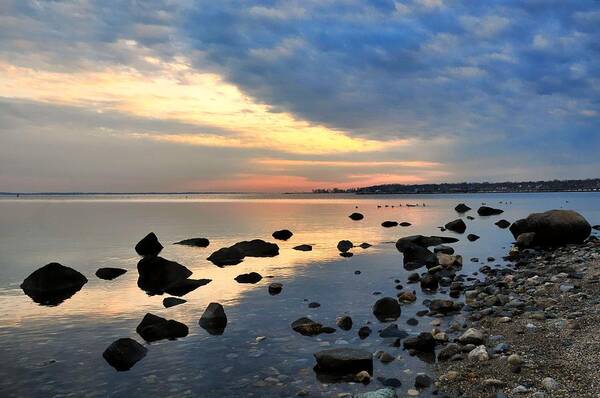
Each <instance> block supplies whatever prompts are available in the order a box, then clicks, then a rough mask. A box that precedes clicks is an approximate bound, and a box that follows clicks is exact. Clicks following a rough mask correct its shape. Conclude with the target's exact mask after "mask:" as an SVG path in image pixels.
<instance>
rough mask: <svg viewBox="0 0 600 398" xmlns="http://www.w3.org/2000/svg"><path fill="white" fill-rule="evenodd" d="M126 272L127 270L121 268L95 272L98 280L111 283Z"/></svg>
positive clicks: (109, 268)
mask: <svg viewBox="0 0 600 398" xmlns="http://www.w3.org/2000/svg"><path fill="white" fill-rule="evenodd" d="M126 272H127V270H126V269H123V268H111V267H106V268H98V270H97V271H96V276H97V277H98V278H100V279H104V280H108V281H111V280H113V279H115V278H118V277H119V276H121V275H123V274H124V273H126Z"/></svg>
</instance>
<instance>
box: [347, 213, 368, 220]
mask: <svg viewBox="0 0 600 398" xmlns="http://www.w3.org/2000/svg"><path fill="white" fill-rule="evenodd" d="M348 217H350V219H351V220H353V221H359V220H362V219H363V218H365V216H363V215H362V214H360V213H352V214H350V215H349V216H348Z"/></svg>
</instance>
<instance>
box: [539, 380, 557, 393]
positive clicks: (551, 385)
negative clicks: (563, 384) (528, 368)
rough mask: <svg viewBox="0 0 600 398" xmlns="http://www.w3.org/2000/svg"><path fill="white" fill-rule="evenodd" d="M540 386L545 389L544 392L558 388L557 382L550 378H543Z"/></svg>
mask: <svg viewBox="0 0 600 398" xmlns="http://www.w3.org/2000/svg"><path fill="white" fill-rule="evenodd" d="M542 386H543V387H544V389H546V391H548V392H551V391H554V390H556V389H557V388H558V382H557V381H556V380H554V379H553V378H552V377H545V378H544V379H542Z"/></svg>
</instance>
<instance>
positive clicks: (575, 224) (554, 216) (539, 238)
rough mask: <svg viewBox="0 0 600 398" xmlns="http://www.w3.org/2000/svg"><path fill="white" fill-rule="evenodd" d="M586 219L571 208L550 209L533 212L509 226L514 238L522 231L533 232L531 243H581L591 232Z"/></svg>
mask: <svg viewBox="0 0 600 398" xmlns="http://www.w3.org/2000/svg"><path fill="white" fill-rule="evenodd" d="M591 230H592V227H591V226H590V224H589V223H588V222H587V220H586V219H585V218H584V217H583V216H582V215H581V214H579V213H577V212H576V211H573V210H550V211H546V212H544V213H533V214H530V215H529V216H528V217H527V218H524V219H521V220H517V221H515V222H514V223H513V224H512V225H511V226H510V232H511V233H512V234H513V236H514V237H515V238H518V237H519V235H521V234H524V233H531V232H533V233H535V239H534V242H533V244H535V245H539V246H557V245H564V244H569V243H582V242H583V241H584V240H585V239H586V238H587V237H588V236H589V235H590V233H591Z"/></svg>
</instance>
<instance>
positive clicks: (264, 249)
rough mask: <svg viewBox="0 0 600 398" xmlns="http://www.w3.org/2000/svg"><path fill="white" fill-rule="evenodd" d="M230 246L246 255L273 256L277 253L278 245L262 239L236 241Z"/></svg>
mask: <svg viewBox="0 0 600 398" xmlns="http://www.w3.org/2000/svg"><path fill="white" fill-rule="evenodd" d="M231 248H232V249H236V250H239V251H240V252H241V253H242V254H243V255H244V256H246V257H275V256H277V255H278V254H279V246H277V245H276V244H275V243H270V242H265V241H264V240H262V239H253V240H250V241H243V242H238V243H236V244H235V245H233V246H231Z"/></svg>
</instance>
